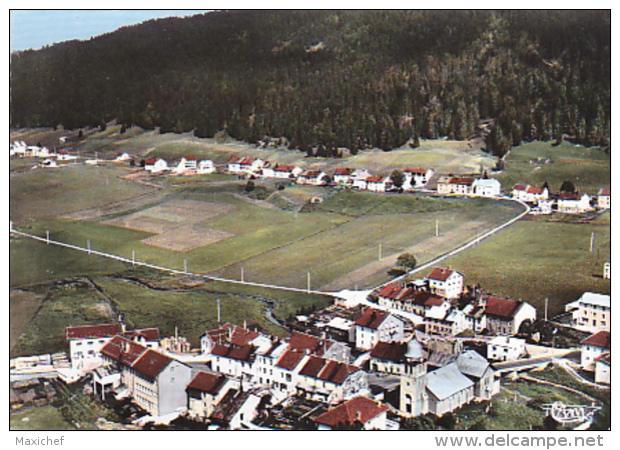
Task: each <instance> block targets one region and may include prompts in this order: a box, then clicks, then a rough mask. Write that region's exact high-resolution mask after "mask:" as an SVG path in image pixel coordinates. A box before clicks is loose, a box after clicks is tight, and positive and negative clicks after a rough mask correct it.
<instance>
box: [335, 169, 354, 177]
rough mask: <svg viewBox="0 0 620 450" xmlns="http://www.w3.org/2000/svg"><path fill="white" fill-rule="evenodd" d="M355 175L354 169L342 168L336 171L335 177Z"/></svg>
mask: <svg viewBox="0 0 620 450" xmlns="http://www.w3.org/2000/svg"><path fill="white" fill-rule="evenodd" d="M352 173H353V169H349V168H340V169H336V170H335V171H334V175H345V176H348V175H351V174H352Z"/></svg>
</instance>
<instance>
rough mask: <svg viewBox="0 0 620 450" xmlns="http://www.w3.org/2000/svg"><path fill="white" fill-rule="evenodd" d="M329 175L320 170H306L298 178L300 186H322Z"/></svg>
mask: <svg viewBox="0 0 620 450" xmlns="http://www.w3.org/2000/svg"><path fill="white" fill-rule="evenodd" d="M326 179H327V174H326V173H325V172H322V171H320V170H306V171H305V172H303V173H301V174H300V175H299V177H297V183H298V184H307V185H311V186H322V185H324V184H325V181H326Z"/></svg>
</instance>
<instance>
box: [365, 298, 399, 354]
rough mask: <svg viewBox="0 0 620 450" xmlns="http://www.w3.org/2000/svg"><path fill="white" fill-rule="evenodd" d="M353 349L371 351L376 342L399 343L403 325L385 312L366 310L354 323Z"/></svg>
mask: <svg viewBox="0 0 620 450" xmlns="http://www.w3.org/2000/svg"><path fill="white" fill-rule="evenodd" d="M353 328H354V330H355V331H354V333H355V347H356V348H358V349H361V350H370V349H372V348H373V347H374V346H375V345H376V344H377V342H379V341H382V342H392V341H396V342H400V341H402V340H403V338H404V323H403V322H402V320H400V319H398V318H397V317H396V316H394V315H392V314H390V313H389V312H387V311H383V310H380V309H375V308H367V309H366V310H365V311H364V313H363V314H362V315H361V316H360V317H359V318H358V319H357V320H356V321H355V325H354V327H353Z"/></svg>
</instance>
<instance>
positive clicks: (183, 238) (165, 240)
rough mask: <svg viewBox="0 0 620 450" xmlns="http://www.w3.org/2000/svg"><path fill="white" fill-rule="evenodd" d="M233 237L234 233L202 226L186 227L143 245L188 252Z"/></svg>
mask: <svg viewBox="0 0 620 450" xmlns="http://www.w3.org/2000/svg"><path fill="white" fill-rule="evenodd" d="M233 236H234V234H233V233H228V232H226V231H220V230H214V229H213V228H206V227H203V226H201V225H184V226H180V227H178V228H174V229H173V230H170V231H164V232H161V233H160V234H156V235H155V236H151V237H149V238H146V239H143V240H142V243H143V244H148V245H152V246H153V247H159V248H165V249H167V250H172V251H174V252H188V251H190V250H195V249H197V248H200V247H206V246H207V245H211V244H214V243H216V242H219V241H223V240H224V239H228V238H230V237H233Z"/></svg>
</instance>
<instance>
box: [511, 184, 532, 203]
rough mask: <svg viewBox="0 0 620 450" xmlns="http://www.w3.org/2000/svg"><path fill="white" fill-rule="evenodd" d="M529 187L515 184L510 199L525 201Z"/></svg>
mask: <svg viewBox="0 0 620 450" xmlns="http://www.w3.org/2000/svg"><path fill="white" fill-rule="evenodd" d="M529 187H530V186H529V185H527V184H515V185H514V186H513V187H512V198H514V199H515V200H521V201H522V202H526V201H527V190H528V188H529Z"/></svg>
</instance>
